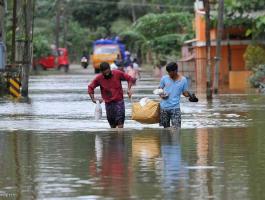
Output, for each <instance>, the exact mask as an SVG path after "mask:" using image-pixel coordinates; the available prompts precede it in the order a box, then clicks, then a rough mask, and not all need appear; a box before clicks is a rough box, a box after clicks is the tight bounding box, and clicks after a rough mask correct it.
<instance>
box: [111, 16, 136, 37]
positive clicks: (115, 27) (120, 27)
mask: <svg viewBox="0 0 265 200" xmlns="http://www.w3.org/2000/svg"><path fill="white" fill-rule="evenodd" d="M131 24H132V23H131V21H129V20H126V19H123V18H118V19H117V20H115V21H114V22H113V23H112V24H111V28H110V31H111V33H112V35H118V34H119V33H121V32H122V31H125V30H127V29H129V27H130V26H131Z"/></svg>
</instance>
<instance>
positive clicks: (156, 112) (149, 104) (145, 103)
mask: <svg viewBox="0 0 265 200" xmlns="http://www.w3.org/2000/svg"><path fill="white" fill-rule="evenodd" d="M159 116H160V105H159V102H156V101H153V100H149V99H147V98H144V99H142V100H141V101H140V102H137V103H133V104H132V119H133V120H135V121H138V122H140V123H143V124H155V123H159Z"/></svg>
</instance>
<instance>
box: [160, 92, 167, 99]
mask: <svg viewBox="0 0 265 200" xmlns="http://www.w3.org/2000/svg"><path fill="white" fill-rule="evenodd" d="M159 96H160V97H161V98H162V99H167V98H168V96H169V95H168V94H165V93H163V94H160V95H159Z"/></svg>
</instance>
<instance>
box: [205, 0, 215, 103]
mask: <svg viewBox="0 0 265 200" xmlns="http://www.w3.org/2000/svg"><path fill="white" fill-rule="evenodd" d="M203 3H204V7H205V23H206V24H205V37H206V48H205V54H206V77H207V78H206V97H207V99H208V100H211V99H212V98H213V97H212V88H211V86H212V74H211V38H210V3H209V0H204V1H203Z"/></svg>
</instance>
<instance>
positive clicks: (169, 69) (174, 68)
mask: <svg viewBox="0 0 265 200" xmlns="http://www.w3.org/2000/svg"><path fill="white" fill-rule="evenodd" d="M166 70H167V72H173V71H178V64H177V63H176V62H170V63H168V64H167V65H166Z"/></svg>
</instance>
